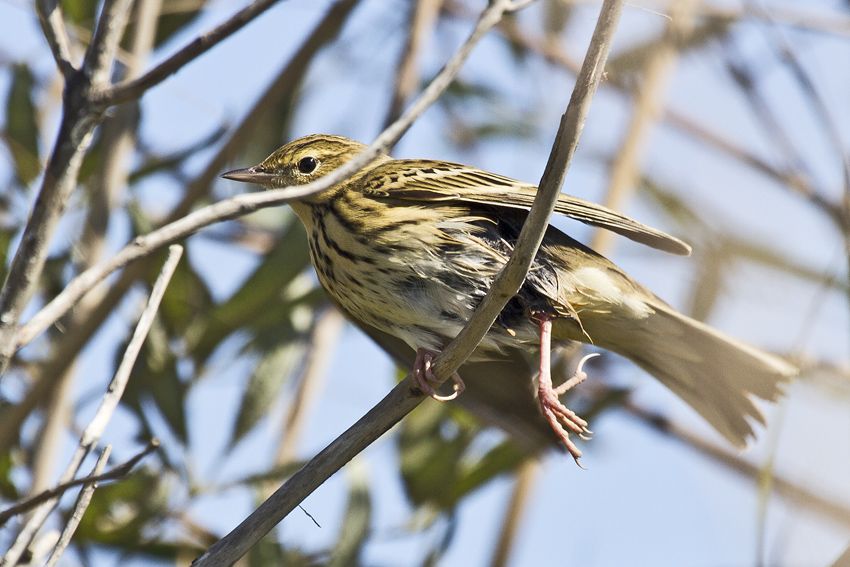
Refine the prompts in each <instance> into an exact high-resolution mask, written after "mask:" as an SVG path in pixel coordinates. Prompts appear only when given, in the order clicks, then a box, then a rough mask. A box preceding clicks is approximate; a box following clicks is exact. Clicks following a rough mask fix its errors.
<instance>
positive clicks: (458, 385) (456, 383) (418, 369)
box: [413, 348, 466, 402]
mask: <svg viewBox="0 0 850 567" xmlns="http://www.w3.org/2000/svg"><path fill="white" fill-rule="evenodd" d="M435 356H437V353H436V352H434V351H430V350H427V349H424V348H420V349H416V360H415V361H414V362H413V380H414V381H415V382H416V386H417V387H418V388H419V389H420V390H422V391H423V392H424V393H426V394H428V395H429V396H431V397H432V398H434V399H435V400H437V401H438V402H449V401H451V400H453V399H455V398H457V397H458V396H459V395H461V394H462V393H463V391H464V390H465V389H466V384H464V383H463V380H461V379H460V376H459V375H458V373H457V372H455V373H454V374H452V375H451V380H452V389H453V392H452V393H451V394H449V395H448V396H442V395H440V394H438V393H437V390H435V389H434V386H433V384H437V383H439V380H438V379H437V377H436V376H434V371H433V370H432V366H433V362H434V357H435Z"/></svg>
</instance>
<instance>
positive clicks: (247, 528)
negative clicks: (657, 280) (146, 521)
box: [194, 0, 622, 567]
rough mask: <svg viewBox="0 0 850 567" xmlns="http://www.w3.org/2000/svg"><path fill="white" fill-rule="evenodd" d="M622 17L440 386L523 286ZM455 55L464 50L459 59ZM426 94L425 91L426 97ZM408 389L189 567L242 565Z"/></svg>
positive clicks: (387, 417)
mask: <svg viewBox="0 0 850 567" xmlns="http://www.w3.org/2000/svg"><path fill="white" fill-rule="evenodd" d="M514 6H515V5H514V4H513V3H512V2H508V1H506V0H501V1H499V0H496V1H494V2H492V3H491V4H490V5H489V7H488V8H487V9H486V10H485V11H484V12H483V13H482V15H481V17H480V19H479V21H478V24H477V25H476V28H475V30H474V31H473V33H472V34H471V35H470V37H469V38H468V39H467V42H466V43H465V44H464V47H466V46H468V47H469V48H468V49H466V50H465V51H466V52H467V53H468V51H469V49H470V48H471V46H472V45H474V43H475V42H477V41H478V39H479V38H480V37H481V36H482V35H483V32H484V31H486V30H487V29H489V28H491V27H492V26H494V25H495V24H496V23H498V22H499V20H500V19H501V18H502V16H503V14H504V13H505V12H506V11H508V10H509V9H511V8H513V7H514ZM621 9H622V1H621V0H605V2H603V4H602V8H601V12H600V15H599V19H598V20H597V24H596V28H595V29H594V32H593V36H592V38H591V41H590V47H589V48H588V52H587V55H586V57H585V60H584V64H583V65H582V69H581V72H580V73H579V76H578V78H577V79H576V85H575V88H574V90H573V94H572V96H571V97H570V103H569V105H568V106H567V110H566V112H565V113H564V116H563V117H562V119H561V124H560V127H559V129H558V134H557V138H556V140H555V142H554V144H553V147H552V152H551V154H550V156H549V162H548V163H547V165H546V170H545V171H544V173H543V178H542V180H541V182H540V188H539V190H538V192H537V196H536V198H535V201H534V205H533V206H532V208H531V211H530V212H529V215H528V218H527V219H526V222H525V224H524V225H523V228H522V231H521V233H520V236H519V239H518V240H517V244H516V247H515V248H514V252H513V254H512V255H511V258H510V259H509V260H508V262H507V264H506V266H505V268H504V269H503V270H502V272H501V273H500V274H499V276H498V277H497V278H496V281H495V282H494V283H493V286H492V287H491V288H490V290H489V292H488V293H487V296H486V297H485V298H484V300H483V301H482V302H481V304H479V306H478V307H477V308H476V310H475V313H474V314H473V315H472V317H471V318H470V320H469V321H468V322H467V324H466V326H465V327H464V329H463V330H462V331H461V332H460V334H458V336H457V337H456V338H455V339H454V340H453V341H452V342H451V343H450V344H449V345H448V346H447V347H446V348H445V349H444V351H443V353H442V354H441V355H440V356H439V357H438V358H437V360H436V362H435V365H434V366H435V368H434V370H435V373H436V374H437V376H439V377H441V378H445V377H448V376H450V375H451V374H452V373H453V372H454V371H455V370H456V369H457V368H458V367H459V366H460V365H461V364H462V363H463V362H464V361H465V360H466V358H467V357H468V356H469V355H470V354H471V353H472V351H473V350H474V349H475V347H476V346H477V345H478V343H479V342H480V341H481V338H482V337H483V336H484V335H485V333H486V332H487V331H488V330H489V329H490V326H491V325H492V324H493V321H495V319H496V317H497V316H498V314H499V313H500V312H501V310H502V308H503V307H504V305H505V303H507V301H508V300H509V299H510V298H511V297H512V296H513V295H514V294H515V293H516V290H518V289H519V287H520V285H521V283H522V281H523V280H524V279H525V275H526V273H527V272H528V269H529V267H530V265H531V262H532V260H533V258H534V256H535V254H536V252H537V247H538V246H539V245H540V242H541V241H542V239H543V234H544V233H545V231H546V228H547V227H548V225H549V215H550V214H551V212H552V210H553V208H554V205H555V202H556V200H557V198H558V195H559V194H560V190H561V183H562V181H563V178H564V175H565V174H566V170H567V168H568V166H569V163H570V161H571V158H572V156H573V154H574V152H575V149H576V147H577V145H578V139H579V136H580V134H581V131H582V129H583V126H584V121H585V118H586V116H587V112H588V110H589V107H590V102H591V99H592V98H593V94H594V93H595V92H596V88H597V86H598V85H599V80H600V79H601V77H602V71H603V68H604V64H605V60H606V58H607V55H608V49H609V46H610V43H611V39H612V37H613V35H614V31H615V29H616V27H617V22H618V21H619V16H620V11H621ZM462 51H464V49H463V47H462V48H461V50H460V51H459V53H460V52H462ZM428 90H429V89H426V92H428ZM414 106H415V105H414ZM412 386H413V384H412V379H411V377H410V375H408V376H407V377H406V378H405V379H404V380H403V381H402V382H401V383H399V384H398V385H397V386H396V387H395V388H393V389H392V391H390V393H389V394H387V396H386V397H385V398H384V399H383V400H381V401H380V402H378V404H377V405H376V406H375V407H373V408H372V409H371V410H369V412H368V413H367V414H366V415H364V416H363V417H362V418H361V419H360V420H358V422H357V423H356V424H354V425H353V426H352V427H350V428H349V429H348V430H347V431H346V432H344V433H343V434H342V435H340V436H339V437H337V438H336V439H335V440H334V441H333V442H332V443H331V444H330V445H328V446H327V447H326V448H325V449H324V450H322V451H321V452H320V453H319V454H318V455H316V456H315V457H314V458H313V459H312V460H311V461H310V462H309V463H308V464H307V465H305V466H304V467H303V468H302V469H301V470H299V471H298V472H297V473H295V474H294V475H293V476H292V477H291V478H290V479H289V480H288V481H287V482H286V483H285V484H284V485H283V486H281V487H280V488H279V489H278V490H277V491H276V492H275V493H274V494H273V495H272V496H271V497H270V498H269V499H268V500H266V501H265V502H263V503H262V504H261V505H260V506H259V508H257V509H256V510H255V511H254V512H253V513H251V515H249V516H248V518H246V519H245V520H244V521H243V522H242V523H241V524H240V525H239V526H237V527H236V528H235V529H234V530H233V531H231V532H230V533H229V534H228V535H227V536H225V537H224V538H222V539H221V540H219V541H218V542H217V543H216V544H215V545H213V546H212V547H210V549H209V550H207V552H206V553H205V554H204V555H202V556H201V557H200V558H198V559H197V560H196V561H195V562H194V565H196V566H204V567H209V566H211V565H215V566H218V565H230V564H232V563H234V562H235V561H236V560H238V559H239V558H240V557H242V556H243V555H244V554H245V553H246V552H247V551H248V550H249V549H250V548H251V547H252V546H253V545H255V544H256V543H257V542H258V541H259V540H260V539H261V538H262V537H263V536H264V535H265V534H267V533H268V532H269V531H270V530H271V529H272V528H273V527H274V526H275V525H276V524H277V523H278V522H280V520H282V519H283V518H284V517H285V516H286V515H287V514H288V513H289V512H290V511H292V509H294V508H295V506H297V505H298V503H300V502H301V501H302V500H303V499H304V498H305V497H306V496H307V495H308V494H310V493H311V492H312V491H313V490H315V489H316V488H317V487H318V486H320V485H321V484H322V483H323V482H324V481H325V480H326V479H328V478H330V476H331V475H333V474H334V473H335V472H336V471H338V470H339V469H340V468H342V466H343V465H345V463H347V462H348V461H350V460H351V459H352V458H353V457H355V456H356V455H357V454H359V453H360V452H361V451H362V450H363V449H365V448H366V447H368V446H369V445H370V444H371V443H373V442H374V441H375V440H376V439H378V438H379V437H380V436H381V435H383V434H384V433H385V432H386V431H388V430H389V429H390V428H391V427H392V426H393V425H395V424H396V423H397V422H398V421H399V420H400V419H401V418H402V417H404V416H405V415H407V414H408V413H409V412H410V411H412V410H413V409H414V408H415V407H416V406H417V405H419V403H421V402H422V399H423V398H422V395H421V393H420V392H418V391H417V390H415V389H414V388H413V387H412Z"/></svg>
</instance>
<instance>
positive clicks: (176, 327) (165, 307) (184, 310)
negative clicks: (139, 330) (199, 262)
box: [150, 249, 215, 337]
mask: <svg viewBox="0 0 850 567" xmlns="http://www.w3.org/2000/svg"><path fill="white" fill-rule="evenodd" d="M165 253H166V251H165V250H163V255H162V257H163V260H164V258H165ZM161 266H162V264H161V263H159V262H157V263H155V264H154V265H153V267H154V268H155V270H152V272H151V280H150V281H153V280H154V279H155V278H156V275H157V274H158V273H159V270H160V269H161ZM214 305H215V304H214V302H213V298H212V293H211V292H210V290H209V288H208V287H207V284H206V282H204V280H203V278H201V276H200V275H199V274H198V272H197V271H195V268H194V264H193V262H192V254H191V250H189V249H187V250H186V254H185V257H184V258H183V261H181V262H180V263H179V264H177V269H176V270H175V271H174V275H173V276H172V278H171V281H170V282H169V284H168V289H167V290H166V292H165V295H164V296H163V298H162V304H161V305H160V308H159V311H158V312H157V315H158V316H159V317H161V319H162V322H163V323H164V325H165V328H166V329H167V332H168V335H169V336H171V337H182V336H183V335H184V334H185V332H186V329H187V328H188V327H189V326H190V325H191V324H192V323H193V322H195V320H196V319H197V318H199V317H203V318H204V319H206V315H207V314H208V313H209V311H210V309H211V308H212V307H214Z"/></svg>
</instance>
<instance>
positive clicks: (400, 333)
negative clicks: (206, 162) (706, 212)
mask: <svg viewBox="0 0 850 567" xmlns="http://www.w3.org/2000/svg"><path fill="white" fill-rule="evenodd" d="M366 148H367V146H365V145H364V144H361V143H359V142H357V141H354V140H351V139H348V138H346V137H343V136H336V135H329V134H313V135H308V136H304V137H301V138H298V139H296V140H293V141H291V142H289V143H287V144H285V145H283V146H282V147H280V148H278V149H277V150H276V151H274V152H273V153H272V154H271V155H269V156H268V157H267V158H266V159H264V160H263V161H262V162H260V163H259V164H257V165H254V166H252V167H247V168H242V169H235V170H232V171H228V172H226V173H224V174H222V176H223V177H224V178H226V179H230V180H234V181H239V182H245V183H252V184H255V185H259V186H260V187H263V188H267V189H271V188H283V187H297V186H300V185H304V184H307V183H310V182H312V181H315V180H317V179H319V178H321V177H323V176H325V175H327V174H329V173H331V172H332V171H334V170H336V169H338V168H339V167H342V166H343V165H345V164H346V163H348V162H349V161H350V160H352V159H354V158H355V157H356V156H357V155H359V154H360V153H362V152H363V151H364V150H365V149H366ZM536 192H537V187H536V186H534V185H533V184H528V183H523V182H520V181H517V180H514V179H511V178H509V177H505V176H502V175H499V174H496V173H491V172H488V171H484V170H481V169H478V168H475V167H470V166H467V165H463V164H459V163H451V162H446V161H437V160H427V159H394V158H392V157H391V156H389V155H388V154H386V153H381V154H379V155H378V156H377V158H376V159H375V160H374V161H372V162H371V163H370V164H368V165H367V166H366V167H364V168H362V169H360V170H359V171H357V172H356V173H355V174H353V175H352V176H351V177H349V178H348V179H346V180H344V181H342V182H340V183H337V184H335V185H333V186H331V187H329V188H328V189H325V190H323V191H320V192H318V193H315V194H312V195H309V196H306V197H302V198H296V199H293V200H292V201H290V202H289V205H290V206H291V207H292V209H293V211H294V213H295V215H296V216H297V217H298V218H299V220H300V221H301V223H302V224H303V225H304V227H305V229H306V232H307V237H308V238H307V240H308V245H309V252H310V258H311V261H312V264H313V266H314V268H315V271H316V274H317V277H318V280H319V282H320V284H321V285H322V287H323V288H324V289H325V291H326V292H327V294H328V295H329V297H330V298H331V299H332V300H333V301H334V302H335V303H336V304H337V305H338V306H340V308H341V309H342V310H343V312H344V313H346V314H347V315H348V317H349V318H350V319H352V320H353V321H354V322H355V323H356V324H359V325H361V326H362V327H364V328H366V329H373V330H374V329H377V330H378V331H379V332H380V333H384V334H386V335H389V336H391V337H395V338H397V339H400V340H401V341H403V342H404V343H406V344H407V345H408V346H409V347H410V348H411V349H413V350H414V351H415V352H416V357H415V361H414V364H413V369H412V370H413V371H412V374H413V378H414V380H415V383H416V384H417V386H418V388H419V389H420V390H421V391H422V392H423V393H425V394H428V395H430V396H431V397H433V398H435V399H437V400H440V401H448V400H451V399H454V398H455V397H457V396H458V395H460V394H461V393H462V391H463V389H464V382H463V380H462V378H461V374H462V373H463V369H464V367H463V366H462V367H461V368H460V370H459V372H458V373H455V374H454V375H453V376H452V377H451V379H452V383H453V392H452V394H450V395H445V396H444V395H441V394H439V393H438V392H437V390H436V389H435V387H434V385H435V384H436V383H438V381H437V380H436V377H435V376H434V375H433V372H432V365H433V360H434V358H435V356H437V354H438V353H439V352H440V350H441V349H442V348H443V347H445V346H446V345H447V344H448V343H449V342H450V341H451V340H452V339H453V338H454V337H455V336H456V335H457V333H458V332H459V331H460V330H461V329H462V328H463V326H464V325H465V324H466V322H467V320H468V319H469V318H470V316H471V315H472V313H473V312H474V311H475V308H476V307H477V306H478V304H479V303H480V301H481V300H482V298H483V297H484V296H485V294H486V293H487V292H488V290H489V288H490V286H491V285H492V283H493V281H494V279H495V277H496V276H497V274H498V273H499V272H500V271H501V269H502V268H503V267H504V265H505V263H506V262H507V260H508V258H509V257H510V254H511V252H512V250H513V248H514V246H515V244H516V241H517V238H518V236H519V232H520V230H521V228H522V225H523V222H524V220H525V218H526V217H527V215H528V211H529V210H530V208H531V205H532V203H533V201H534V198H535V195H536ZM555 212H556V213H558V214H561V215H564V216H566V217H568V218H572V219H575V220H578V221H580V222H582V223H585V224H588V225H591V226H595V227H600V228H602V229H606V230H609V231H613V232H615V233H617V234H619V235H622V236H625V237H626V238H629V239H631V240H633V241H636V242H638V243H641V244H643V245H646V246H649V247H652V248H655V249H658V250H661V251H664V252H668V253H673V254H679V255H688V254H690V252H691V248H690V246H689V245H688V244H686V243H685V242H683V241H682V240H680V239H678V238H676V237H674V236H671V235H669V234H667V233H665V232H663V231H660V230H658V229H655V228H652V227H650V226H647V225H645V224H642V223H640V222H638V221H637V220H634V219H632V218H629V217H627V216H626V215H623V214H620V213H618V212H616V211H613V210H611V209H609V208H606V207H604V206H601V205H598V204H595V203H592V202H590V201H586V200H583V199H580V198H577V197H573V196H570V195H568V194H565V193H561V194H560V195H559V196H558V201H557V203H556V204H555ZM575 342H579V343H585V344H589V345H593V346H594V347H596V348H599V349H603V350H607V351H611V352H614V353H617V354H619V355H621V356H624V357H625V358H627V359H630V360H631V361H633V362H634V363H635V364H637V366H639V367H640V368H642V369H643V370H645V371H646V372H647V373H649V374H650V375H652V376H654V377H655V378H657V379H658V380H659V381H660V382H661V383H662V384H664V385H665V386H666V387H667V388H669V389H670V390H671V391H672V392H673V393H674V394H676V395H677V396H678V397H680V398H681V399H682V400H684V402H685V403H687V404H688V405H690V406H691V407H692V408H693V409H694V410H696V412H697V413H698V414H699V415H701V416H702V417H703V418H704V419H705V420H706V421H707V422H708V423H709V424H710V425H711V426H713V427H714V429H716V430H717V432H719V433H720V434H721V435H722V436H723V437H724V438H725V439H727V440H728V441H729V442H730V443H731V444H732V445H733V446H735V447H737V448H743V447H745V446H746V444H747V442H748V441H749V440H750V439H752V438H753V437H754V436H755V430H754V426H755V424H762V425H764V423H765V420H764V416H763V415H762V413H761V411H760V409H759V407H758V405H757V404H756V402H755V399H761V400H765V401H769V402H771V401H776V400H778V399H779V397H780V396H781V395H782V394H783V392H784V389H785V386H786V384H787V383H788V382H789V381H790V380H791V379H792V378H793V377H794V376H796V374H797V369H796V368H795V367H794V365H792V364H791V363H789V362H788V361H786V360H784V359H782V358H780V357H778V356H775V355H772V354H769V353H767V352H764V351H762V350H760V349H757V348H755V347H753V346H750V345H747V344H745V343H743V342H741V341H738V340H736V339H733V338H731V337H729V336H727V335H725V334H723V333H721V332H720V331H718V330H716V329H714V328H712V327H710V326H708V325H706V324H705V323H702V322H700V321H697V320H695V319H692V318H690V317H688V316H686V315H684V314H682V313H680V312H678V311H677V310H675V309H674V308H673V307H671V306H670V305H669V304H667V303H666V302H665V301H663V300H662V299H660V298H659V297H658V296H656V295H655V294H654V293H652V292H651V291H649V290H648V289H647V288H645V287H643V286H642V285H641V284H639V283H637V282H636V281H635V280H634V279H632V278H631V277H630V276H629V275H627V274H626V273H625V272H624V271H623V270H622V269H620V268H619V267H618V266H617V265H616V264H614V263H613V262H611V261H610V260H608V259H607V258H605V257H604V256H602V255H601V254H598V253H596V252H595V251H593V250H592V249H591V248H589V247H588V246H586V245H584V244H582V243H580V242H579V241H577V240H575V239H573V238H572V237H570V236H568V235H567V234H566V233H564V232H562V231H561V230H559V229H558V228H556V227H554V226H551V225H549V226H548V227H547V229H546V232H545V235H544V238H543V242H542V244H541V246H540V249H539V250H538V252H537V255H536V256H535V258H534V260H533V263H532V265H531V268H530V270H529V272H528V274H527V276H526V278H525V280H524V282H523V284H522V286H521V287H520V289H519V291H518V292H517V293H516V294H515V295H514V296H513V297H512V298H511V299H510V300H509V301H508V303H507V304H506V305H505V307H504V309H503V310H502V311H501V313H500V315H499V316H498V318H497V319H496V321H495V322H494V324H493V325H492V327H491V328H490V330H489V331H488V332H487V334H486V335H485V336H484V338H483V339H482V341H481V343H480V344H479V345H478V346H477V347H476V349H475V351H474V352H473V353H472V355H471V356H470V358H469V362H471V363H475V362H486V361H491V360H500V359H501V360H506V359H513V358H522V359H524V360H529V361H530V362H533V361H536V362H537V377H536V398H537V403H538V405H539V411H540V412H541V414H542V416H543V417H544V418H545V420H546V422H547V423H548V425H549V427H551V430H552V432H553V434H554V436H555V437H556V438H557V439H558V440H559V441H560V442H561V443H562V445H563V446H564V448H565V449H566V450H567V451H568V452H569V454H570V455H571V456H572V457H573V458H574V459H575V460H576V462H577V463H579V464H580V462H579V459H580V457H581V456H582V451H581V449H580V448H579V447H578V445H577V444H576V443H575V441H574V439H573V438H572V437H571V434H575V435H577V436H579V437H580V438H582V439H584V440H588V439H589V438H590V435H591V434H592V432H591V430H590V429H589V427H588V423H587V421H585V420H584V419H583V418H581V417H579V416H578V415H577V414H576V413H574V412H573V411H572V410H570V409H569V408H567V407H566V406H565V405H564V403H563V402H561V400H560V396H561V395H563V394H564V393H565V392H566V391H567V390H569V389H571V388H573V387H575V386H577V385H578V384H579V383H581V382H582V381H583V380H584V379H585V378H586V373H585V372H584V370H583V368H582V364H583V363H584V362H585V361H586V360H587V359H588V358H589V357H585V358H583V359H582V361H581V363H580V364H579V366H578V368H577V370H576V372H575V373H574V374H573V375H572V377H570V378H569V379H567V380H566V381H564V382H563V383H562V384H561V385H560V386H557V387H555V386H554V385H553V381H552V375H551V368H550V351H551V350H552V348H559V347H564V346H566V345H569V344H572V343H575ZM591 356H592V355H591Z"/></svg>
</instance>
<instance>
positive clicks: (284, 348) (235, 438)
mask: <svg viewBox="0 0 850 567" xmlns="http://www.w3.org/2000/svg"><path fill="white" fill-rule="evenodd" d="M305 352H306V345H305V344H304V343H303V342H301V341H298V342H294V341H286V342H284V343H283V344H282V345H281V346H280V347H278V348H277V349H275V350H273V351H271V352H270V353H269V354H268V355H266V356H265V357H264V358H263V359H262V360H261V361H260V363H259V364H258V365H257V367H256V369H255V370H254V373H253V375H252V376H251V379H250V380H249V382H248V387H247V388H246V389H245V393H244V394H243V395H242V402H241V403H240V404H239V413H238V414H237V416H236V423H235V424H234V426H233V433H232V434H231V436H230V441H229V444H230V446H231V447H232V446H233V445H235V444H236V443H238V442H239V441H241V440H242V438H243V437H244V436H245V434H246V433H248V432H249V431H251V429H253V427H254V426H255V425H256V424H257V422H259V421H260V419H262V418H263V417H264V416H265V415H266V412H267V411H268V410H269V408H270V407H271V405H272V403H274V401H275V400H276V399H277V397H278V394H279V393H280V389H281V387H282V386H283V384H284V383H285V382H286V381H287V380H288V379H289V377H290V375H291V374H292V371H293V370H294V369H295V368H296V367H298V366H299V363H300V362H301V361H302V360H303V359H304V353H305Z"/></svg>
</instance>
